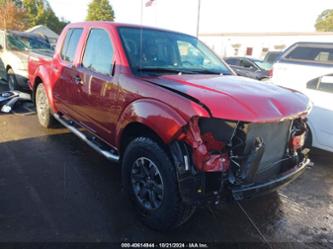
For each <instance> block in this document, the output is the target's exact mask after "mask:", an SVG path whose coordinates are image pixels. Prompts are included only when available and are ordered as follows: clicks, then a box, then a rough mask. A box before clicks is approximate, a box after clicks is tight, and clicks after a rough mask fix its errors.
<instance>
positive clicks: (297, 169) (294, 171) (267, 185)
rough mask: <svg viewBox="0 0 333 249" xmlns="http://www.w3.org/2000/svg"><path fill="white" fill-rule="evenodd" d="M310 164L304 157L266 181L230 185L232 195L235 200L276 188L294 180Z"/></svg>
mask: <svg viewBox="0 0 333 249" xmlns="http://www.w3.org/2000/svg"><path fill="white" fill-rule="evenodd" d="M310 164H311V161H310V159H304V161H303V162H301V163H299V164H298V165H296V166H294V167H293V168H291V169H289V170H288V171H286V172H283V173H282V174H280V175H278V176H277V177H276V178H274V179H272V180H270V181H268V182H267V181H264V182H258V183H252V184H248V185H242V186H233V187H231V192H232V196H233V198H234V199H235V200H242V199H249V198H252V197H255V196H258V195H262V194H265V193H267V192H271V191H274V190H276V189H277V188H280V187H282V186H284V185H286V184H288V183H290V182H291V181H293V180H295V179H296V178H297V177H298V176H299V175H301V174H302V173H303V172H304V171H305V169H306V168H307V166H309V165H310Z"/></svg>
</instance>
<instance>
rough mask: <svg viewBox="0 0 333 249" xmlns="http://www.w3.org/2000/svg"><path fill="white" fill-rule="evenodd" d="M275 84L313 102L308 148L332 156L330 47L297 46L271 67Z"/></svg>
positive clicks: (332, 50) (332, 48) (332, 57)
mask: <svg viewBox="0 0 333 249" xmlns="http://www.w3.org/2000/svg"><path fill="white" fill-rule="evenodd" d="M271 81H272V82H273V83H275V84H278V85H281V86H284V87H287V88H291V89H295V90H298V91H301V92H303V93H305V94H306V95H308V96H309V97H310V99H311V100H312V102H313V110H312V112H311V114H310V116H309V121H308V123H309V127H310V130H311V137H309V140H308V141H309V142H310V143H311V145H312V146H314V147H317V148H320V149H324V150H328V151H331V152H333V43H313V42H298V43H296V44H294V45H292V46H291V47H289V48H288V49H287V50H286V51H285V52H284V53H283V54H282V56H281V58H280V59H279V61H278V62H277V63H275V64H274V66H273V77H272V79H271Z"/></svg>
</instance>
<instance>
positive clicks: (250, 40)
mask: <svg viewBox="0 0 333 249" xmlns="http://www.w3.org/2000/svg"><path fill="white" fill-rule="evenodd" d="M199 38H200V40H202V41H203V42H204V43H205V44H206V45H208V46H209V47H210V48H211V49H213V50H214V51H215V52H216V53H217V54H218V55H219V56H221V57H225V56H251V57H255V58H259V59H262V58H263V57H264V56H265V54H266V53H267V52H268V51H281V50H283V49H285V48H287V47H289V46H290V45H292V44H293V43H295V42H300V41H306V42H308V41H311V42H333V32H279V33H272V32H264V33H211V34H200V36H199Z"/></svg>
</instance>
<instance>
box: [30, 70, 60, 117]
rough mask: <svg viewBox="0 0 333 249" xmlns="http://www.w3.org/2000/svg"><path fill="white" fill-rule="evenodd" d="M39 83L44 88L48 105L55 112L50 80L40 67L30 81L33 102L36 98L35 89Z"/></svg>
mask: <svg viewBox="0 0 333 249" xmlns="http://www.w3.org/2000/svg"><path fill="white" fill-rule="evenodd" d="M39 84H43V85H44V87H45V90H46V94H47V97H48V99H49V103H50V107H51V109H52V111H53V112H56V108H55V106H54V101H53V94H52V87H51V81H50V78H49V75H48V73H47V71H46V70H45V69H43V68H40V69H39V70H38V72H36V74H35V77H34V78H33V81H32V90H33V102H34V103H35V98H36V90H37V87H38V85H39Z"/></svg>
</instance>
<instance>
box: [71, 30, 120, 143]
mask: <svg viewBox="0 0 333 249" xmlns="http://www.w3.org/2000/svg"><path fill="white" fill-rule="evenodd" d="M115 57H116V56H115V49H114V46H113V43H112V40H111V36H110V33H109V31H107V30H104V29H99V28H93V29H91V31H90V33H89V36H88V39H87V42H86V46H85V51H84V54H83V57H82V63H81V66H80V67H79V68H78V74H77V77H78V78H80V80H81V84H80V87H79V92H80V99H81V105H80V106H79V109H78V111H79V113H80V115H82V117H84V121H83V125H84V126H86V127H88V128H89V129H90V130H91V131H93V132H95V133H96V134H97V135H98V136H99V137H103V138H108V137H110V134H111V133H112V131H113V130H114V128H115V123H116V121H117V117H118V114H117V113H118V112H119V110H118V109H117V96H118V91H119V86H118V79H117V77H116V76H115ZM107 142H110V141H107Z"/></svg>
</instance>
